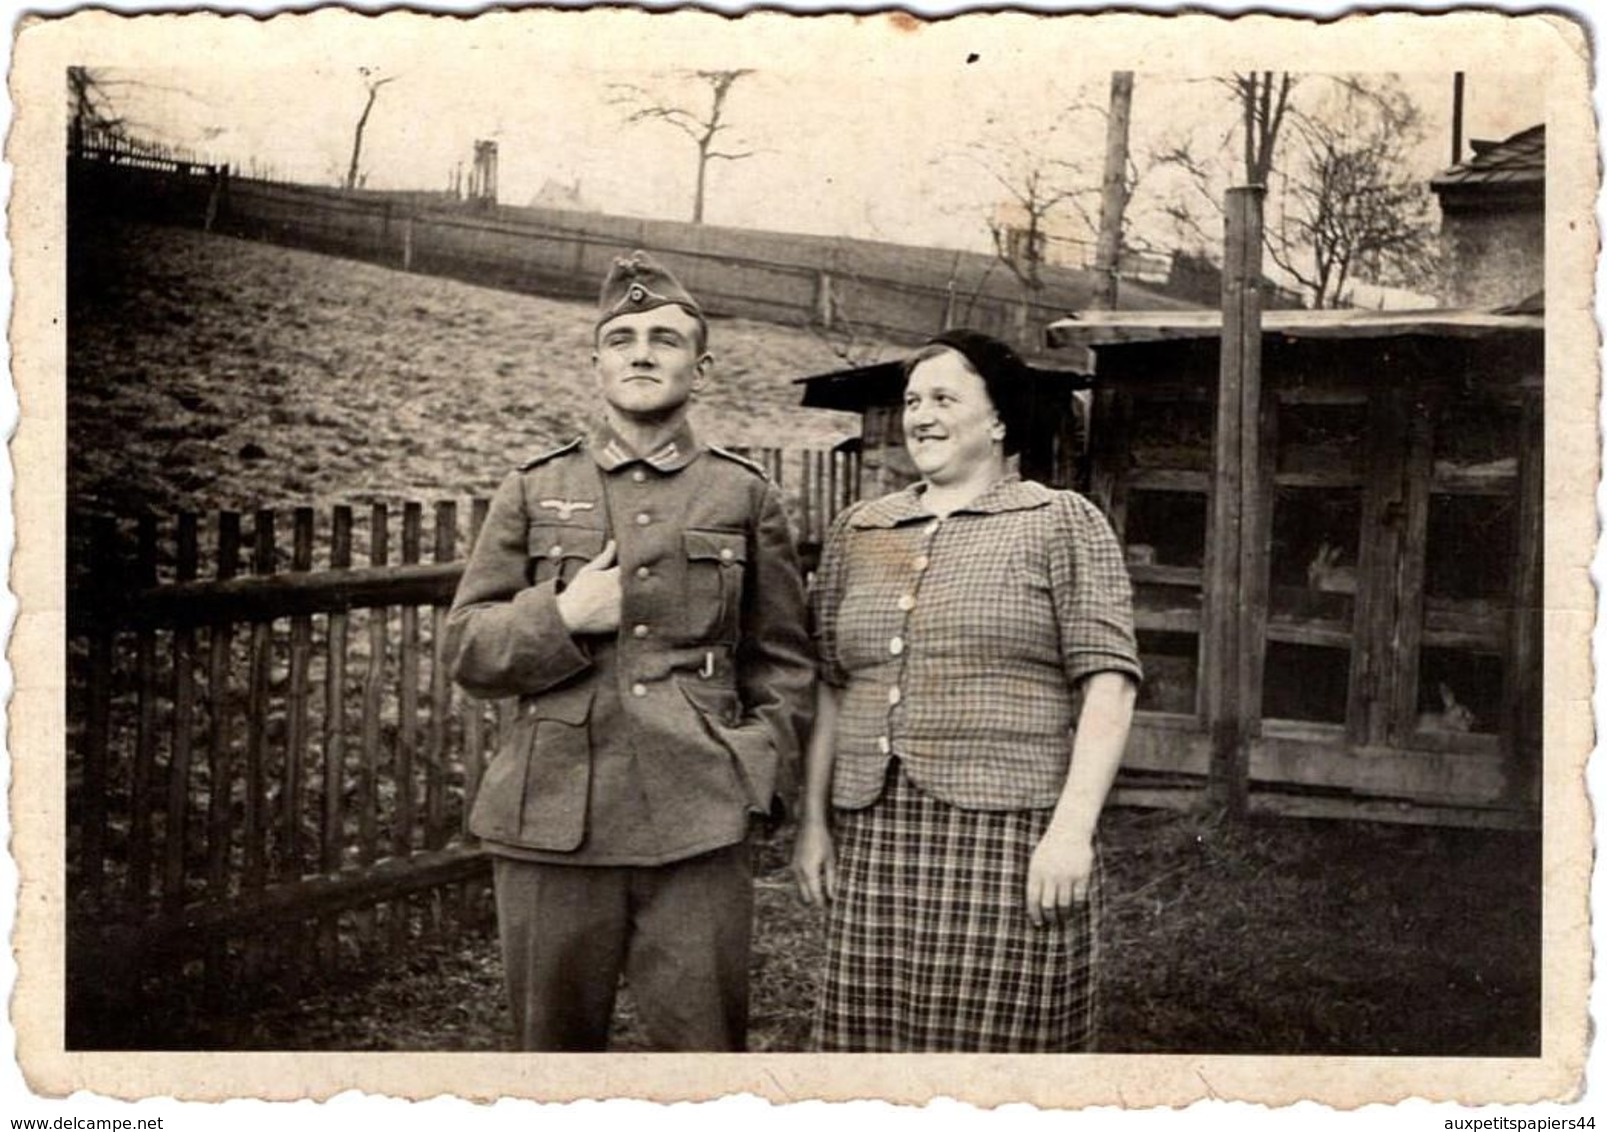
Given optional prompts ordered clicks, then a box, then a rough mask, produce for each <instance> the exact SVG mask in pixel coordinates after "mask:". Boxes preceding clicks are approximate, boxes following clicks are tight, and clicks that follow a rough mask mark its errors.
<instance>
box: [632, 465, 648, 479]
mask: <svg viewBox="0 0 1607 1132" xmlns="http://www.w3.org/2000/svg"><path fill="white" fill-rule="evenodd" d="M631 479H633V480H635V481H636V482H637V483H646V482H647V473H646V472H644V471H642V469H640V468H637V469H636V470H635V471H634V472H632V473H631Z"/></svg>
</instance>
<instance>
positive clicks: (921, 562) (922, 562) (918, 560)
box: [910, 554, 931, 574]
mask: <svg viewBox="0 0 1607 1132" xmlns="http://www.w3.org/2000/svg"><path fill="white" fill-rule="evenodd" d="M910 565H911V566H913V567H915V572H916V573H917V574H919V573H920V572H921V571H923V570H925V569H926V568H927V567H928V566H930V565H931V561H930V559H928V558H927V557H926V555H924V554H917V555H916V556H915V561H913V562H911V563H910Z"/></svg>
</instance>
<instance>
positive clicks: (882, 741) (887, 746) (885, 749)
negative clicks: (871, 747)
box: [876, 735, 893, 755]
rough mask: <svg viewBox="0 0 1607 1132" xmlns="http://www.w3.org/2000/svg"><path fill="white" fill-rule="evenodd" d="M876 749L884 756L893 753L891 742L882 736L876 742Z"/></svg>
mask: <svg viewBox="0 0 1607 1132" xmlns="http://www.w3.org/2000/svg"><path fill="white" fill-rule="evenodd" d="M876 749H877V750H878V751H880V752H881V753H882V754H884V755H890V754H892V753H893V741H892V740H891V739H889V738H888V737H887V736H886V735H882V736H880V737H879V738H878V739H877V740H876Z"/></svg>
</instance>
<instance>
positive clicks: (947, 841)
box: [792, 330, 1141, 1051]
mask: <svg viewBox="0 0 1607 1132" xmlns="http://www.w3.org/2000/svg"><path fill="white" fill-rule="evenodd" d="M904 372H905V395H904V439H905V443H906V445H907V447H908V449H909V453H910V457H911V459H912V460H913V461H914V463H915V466H916V468H917V469H918V470H919V471H920V473H921V481H920V482H919V483H917V484H914V485H913V486H911V487H909V488H907V489H906V490H904V491H901V492H897V493H894V494H892V495H889V496H885V497H883V498H881V499H876V500H869V501H866V502H862V503H860V504H858V505H856V506H855V507H853V508H851V509H850V510H849V511H847V512H845V513H844V514H843V515H842V516H840V517H839V518H838V520H837V522H836V523H835V524H834V526H833V528H832V532H831V535H830V537H829V540H828V543H827V546H826V548H825V552H824V554H823V556H822V560H821V566H820V571H819V575H818V577H817V580H816V587H815V591H814V595H813V611H814V615H815V633H816V643H817V646H818V649H819V656H820V667H821V686H820V692H819V705H818V706H819V715H818V717H817V719H816V722H815V731H814V735H813V738H812V740H811V742H810V747H809V752H808V756H807V760H806V770H805V775H806V782H805V797H804V805H803V815H802V824H801V827H800V830H799V835H798V841H797V845H796V848H795V850H794V855H793V862H792V868H793V873H794V878H795V880H796V881H797V883H798V886H799V893H800V896H801V897H802V899H803V900H805V901H806V902H808V903H820V902H829V904H830V915H829V917H828V922H827V959H826V972H825V979H824V985H823V988H822V992H821V1000H820V1003H819V1004H818V1007H817V1010H816V1017H815V1034H814V1037H815V1043H816V1045H817V1046H818V1048H820V1049H822V1050H828V1051H830V1050H879V1051H918V1050H928V1051H938V1050H944V1051H957V1050H990V1051H1013V1050H1021V1051H1064V1050H1077V1049H1085V1048H1088V1047H1089V1045H1090V1044H1091V1041H1092V1038H1093V1005H1094V993H1093V992H1094V969H1093V968H1094V958H1095V957H1094V947H1095V923H1094V909H1095V905H1096V903H1097V897H1098V884H1099V880H1098V877H1099V865H1098V859H1097V855H1096V852H1095V848H1094V828H1095V825H1096V823H1097V821H1098V818H1099V811H1100V808H1101V807H1102V806H1103V804H1104V801H1105V796H1106V794H1107V793H1108V792H1109V790H1110V785H1111V781H1112V780H1113V779H1114V777H1115V775H1116V768H1117V765H1118V763H1119V762H1120V761H1121V755H1122V748H1123V746H1124V745H1125V744H1126V741H1127V730H1128V725H1129V722H1130V721H1131V718H1132V710H1133V701H1134V697H1135V693H1136V688H1137V680H1138V679H1139V677H1140V671H1141V670H1140V668H1139V664H1138V656H1137V650H1136V647H1135V643H1134V637H1133V628H1132V603H1131V586H1130V584H1129V582H1128V578H1127V570H1126V567H1125V565H1124V564H1123V561H1122V554H1121V549H1120V547H1119V546H1118V545H1117V543H1116V540H1115V537H1114V536H1113V535H1112V533H1111V530H1110V527H1109V526H1108V525H1107V524H1106V522H1105V520H1104V519H1103V518H1102V517H1101V516H1100V514H1099V513H1098V512H1097V511H1096V510H1095V509H1094V508H1093V506H1092V505H1091V504H1090V503H1088V502H1087V500H1085V499H1083V498H1082V497H1081V496H1079V495H1076V494H1074V493H1072V492H1067V491H1051V490H1050V489H1048V488H1045V487H1043V486H1041V485H1039V484H1036V483H1031V482H1025V481H1022V480H1021V479H1019V478H1018V477H1016V476H1015V475H1012V474H1011V472H1010V467H1009V457H1010V456H1011V455H1012V454H1014V453H1015V452H1016V451H1018V449H1019V443H1020V438H1021V437H1022V435H1023V433H1024V432H1025V430H1026V420H1027V413H1028V411H1029V401H1028V396H1027V393H1028V390H1027V386H1026V378H1025V369H1024V367H1023V365H1022V363H1021V361H1020V359H1019V358H1018V357H1017V356H1016V354H1015V353H1014V351H1012V350H1011V349H1010V348H1009V347H1008V346H1006V345H1004V344H1003V343H1001V342H997V341H995V340H993V339H991V338H988V337H986V336H984V335H981V334H978V333H976V332H974V331H967V330H954V331H948V332H946V333H944V334H942V335H940V336H938V337H937V338H935V339H933V340H932V342H931V343H929V344H928V345H927V346H925V347H924V348H922V349H921V350H920V351H918V352H917V353H916V354H915V355H914V356H913V357H912V358H910V360H909V361H908V362H907V363H906V364H905V370H904ZM1079 705H1080V708H1079ZM1074 722H1075V732H1074V733H1073V723H1074Z"/></svg>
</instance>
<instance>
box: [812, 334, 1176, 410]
mask: <svg viewBox="0 0 1607 1132" xmlns="http://www.w3.org/2000/svg"><path fill="white" fill-rule="evenodd" d="M1151 313H1152V314H1154V315H1157V316H1158V315H1160V314H1161V313H1162V312H1159V311H1156V312H1151ZM1026 368H1027V373H1028V376H1030V377H1031V378H1032V379H1033V380H1035V381H1043V382H1057V383H1061V384H1062V387H1063V388H1066V389H1086V388H1088V386H1089V385H1090V384H1091V383H1092V379H1091V378H1090V377H1089V375H1088V374H1086V373H1084V372H1083V371H1081V370H1074V369H1046V368H1043V367H1040V366H1033V365H1029V366H1027V367H1026ZM903 369H904V361H903V359H902V358H900V359H897V360H894V361H890V362H877V363H876V364H874V365H868V366H855V367H853V368H850V369H842V370H835V371H833V372H831V373H820V374H815V375H813V376H812V377H796V378H793V384H795V385H802V386H803V387H804V393H803V401H802V402H801V403H802V405H803V407H804V408H806V409H839V410H842V411H844V412H849V413H862V412H864V411H865V410H866V409H867V408H868V407H870V406H871V405H890V404H897V403H898V400H899V394H900V393H901V392H902V391H903V388H904V375H903Z"/></svg>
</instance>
